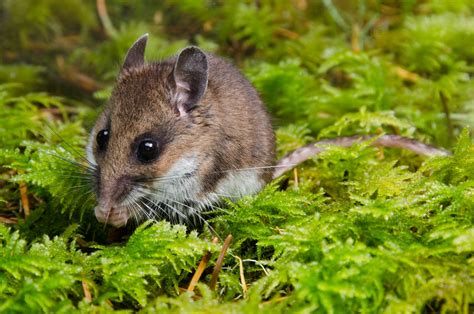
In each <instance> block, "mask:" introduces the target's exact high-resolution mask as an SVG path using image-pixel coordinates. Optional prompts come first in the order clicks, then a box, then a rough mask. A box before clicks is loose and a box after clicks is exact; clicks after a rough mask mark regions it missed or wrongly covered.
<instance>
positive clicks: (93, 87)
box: [56, 56, 104, 93]
mask: <svg viewBox="0 0 474 314" xmlns="http://www.w3.org/2000/svg"><path fill="white" fill-rule="evenodd" d="M56 64H57V66H58V70H59V75H60V76H61V78H62V79H64V80H65V81H67V82H69V83H71V84H73V85H75V86H77V87H79V88H80V89H82V90H83V91H86V92H90V93H93V92H96V91H98V90H100V89H102V88H103V87H104V86H103V85H102V84H101V83H99V82H97V81H96V80H94V79H93V78H92V77H90V76H87V75H86V74H84V73H81V72H79V71H78V70H77V69H75V68H74V67H70V66H66V63H65V61H64V58H63V57H62V56H58V57H57V58H56Z"/></svg>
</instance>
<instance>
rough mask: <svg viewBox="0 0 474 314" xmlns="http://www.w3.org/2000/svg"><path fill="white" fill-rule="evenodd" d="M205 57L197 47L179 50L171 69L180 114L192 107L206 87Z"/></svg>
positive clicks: (206, 65)
mask: <svg viewBox="0 0 474 314" xmlns="http://www.w3.org/2000/svg"><path fill="white" fill-rule="evenodd" d="M207 69H208V64H207V57H206V54H205V53H204V52H203V51H202V50H201V49H199V48H197V47H188V48H185V49H184V50H183V51H181V52H180V54H179V55H178V58H177V60H176V63H175V65H174V70H173V80H174V87H175V99H176V105H177V110H178V111H179V113H180V114H181V115H184V114H186V112H188V111H189V110H191V109H192V108H194V107H195V106H196V105H197V103H198V102H199V100H200V99H201V97H202V96H203V95H204V92H205V91H206V88H207Z"/></svg>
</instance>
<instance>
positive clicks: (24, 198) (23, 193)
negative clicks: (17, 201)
mask: <svg viewBox="0 0 474 314" xmlns="http://www.w3.org/2000/svg"><path fill="white" fill-rule="evenodd" d="M20 197H21V204H22V207H23V210H24V211H25V218H26V217H28V216H29V215H30V202H29V201H28V188H27V186H26V183H25V182H21V183H20Z"/></svg>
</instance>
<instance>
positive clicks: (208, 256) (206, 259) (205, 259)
mask: <svg viewBox="0 0 474 314" xmlns="http://www.w3.org/2000/svg"><path fill="white" fill-rule="evenodd" d="M217 241H219V239H218V238H217V237H215V238H214V239H212V243H213V244H216V243H217ZM211 255H212V253H211V251H207V252H206V254H204V256H203V257H202V259H201V262H200V263H199V266H198V268H197V269H196V272H195V273H194V275H193V278H191V282H190V283H189V286H188V289H187V291H194V288H195V287H196V285H197V283H198V281H199V279H200V278H201V276H202V273H203V272H204V270H205V269H206V266H207V263H208V262H209V260H210V259H211Z"/></svg>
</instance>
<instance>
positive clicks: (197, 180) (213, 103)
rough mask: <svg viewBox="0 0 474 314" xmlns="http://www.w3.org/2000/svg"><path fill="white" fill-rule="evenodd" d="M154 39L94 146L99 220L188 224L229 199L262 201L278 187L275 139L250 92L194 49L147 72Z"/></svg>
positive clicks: (129, 72) (129, 63) (134, 63)
mask: <svg viewBox="0 0 474 314" xmlns="http://www.w3.org/2000/svg"><path fill="white" fill-rule="evenodd" d="M145 44H146V36H144V37H142V38H140V39H139V40H138V41H137V42H136V43H135V44H134V45H133V46H132V48H130V50H129V52H128V55H127V57H126V60H125V63H124V66H123V69H122V72H121V74H120V76H119V78H118V80H117V83H116V86H115V89H114V90H113V92H112V96H111V98H110V101H109V103H108V104H107V106H106V108H105V110H104V112H103V113H102V115H101V116H100V117H99V119H98V120H97V122H96V124H95V126H94V128H93V130H92V132H91V136H90V140H89V145H88V149H87V152H88V158H89V160H90V161H91V162H92V163H93V164H94V165H95V167H96V169H97V170H96V173H95V176H94V177H95V178H96V184H95V189H96V194H97V197H98V205H97V207H96V209H95V214H96V216H97V218H98V220H99V221H101V222H105V223H109V224H112V225H114V226H123V225H125V224H126V223H127V221H128V220H129V219H130V218H131V217H135V218H136V219H137V220H138V219H142V218H157V217H164V218H170V219H172V220H176V219H178V220H181V221H187V220H189V219H193V218H195V217H196V216H198V214H199V211H200V210H202V209H203V208H206V207H207V206H212V205H213V204H216V203H217V202H219V200H220V199H222V198H230V199H237V198H239V197H241V196H243V195H247V194H253V193H256V192H258V191H259V190H260V189H261V188H262V187H263V186H264V185H265V184H266V183H267V182H268V181H269V180H270V179H271V178H272V172H273V170H272V168H271V167H270V166H272V165H273V163H274V162H275V152H274V151H275V137H274V134H273V130H272V127H271V123H270V118H269V116H268V114H267V112H266V110H265V108H264V105H263V103H262V101H261V100H260V98H259V96H258V94H257V92H256V91H255V89H254V88H253V87H252V85H251V84H250V83H249V82H248V81H247V80H246V79H245V78H244V77H243V76H242V75H241V74H240V73H239V71H238V70H236V69H235V68H234V67H233V66H232V65H230V64H229V63H227V62H226V61H224V60H223V59H221V58H219V57H216V56H214V55H211V54H205V53H203V52H202V51H201V50H199V49H198V48H195V47H190V48H186V49H184V50H183V51H182V52H181V53H180V54H179V55H178V56H177V57H175V58H171V59H168V60H165V61H162V62H157V63H150V64H145V63H144V60H143V53H144V49H145Z"/></svg>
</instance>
